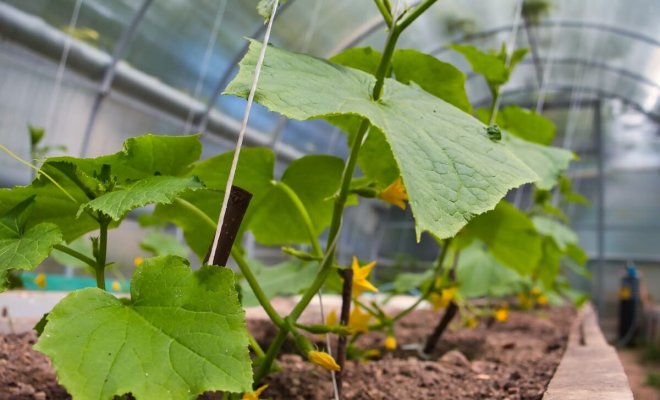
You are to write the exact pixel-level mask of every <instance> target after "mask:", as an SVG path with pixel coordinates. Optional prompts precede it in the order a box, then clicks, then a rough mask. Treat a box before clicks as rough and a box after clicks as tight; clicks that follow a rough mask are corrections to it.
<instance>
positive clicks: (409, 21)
mask: <svg viewBox="0 0 660 400" xmlns="http://www.w3.org/2000/svg"><path fill="white" fill-rule="evenodd" d="M436 1H437V0H426V1H425V2H423V3H422V4H420V5H418V6H417V7H416V8H415V9H414V10H413V11H412V12H411V13H410V14H408V16H407V17H406V18H405V19H404V20H403V21H401V22H400V23H399V24H398V26H397V28H398V29H400V30H402V31H403V30H404V29H406V28H407V27H408V25H410V24H412V23H413V21H415V20H416V19H417V18H418V17H419V16H420V15H422V14H423V13H424V11H426V10H428V8H429V7H431V6H432V5H433V4H434V3H435V2H436Z"/></svg>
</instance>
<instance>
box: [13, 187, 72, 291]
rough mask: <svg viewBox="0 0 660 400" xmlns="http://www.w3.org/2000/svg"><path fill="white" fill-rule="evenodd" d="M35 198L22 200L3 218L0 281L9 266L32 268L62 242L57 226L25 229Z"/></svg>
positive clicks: (47, 225)
mask: <svg viewBox="0 0 660 400" xmlns="http://www.w3.org/2000/svg"><path fill="white" fill-rule="evenodd" d="M33 207H34V197H29V198H28V199H26V200H24V201H22V202H21V203H19V204H18V205H16V207H14V208H13V209H11V210H10V211H9V212H8V213H6V214H5V215H4V216H3V217H2V218H0V281H4V279H5V275H6V274H7V272H8V271H9V270H10V269H20V270H28V271H31V270H33V269H35V268H36V267H37V266H38V265H39V264H41V262H42V261H43V260H45V259H46V257H48V254H49V253H50V251H51V250H52V248H53V246H54V245H56V244H58V243H60V242H61V241H62V233H61V232H60V230H59V229H58V228H57V225H55V224H51V223H42V224H38V225H34V226H32V227H30V228H26V220H27V217H28V215H29V213H30V212H31V211H32V210H33Z"/></svg>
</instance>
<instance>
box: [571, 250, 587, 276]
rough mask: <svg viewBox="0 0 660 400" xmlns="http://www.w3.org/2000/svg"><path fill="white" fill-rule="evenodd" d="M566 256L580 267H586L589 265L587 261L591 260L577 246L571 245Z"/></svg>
mask: <svg viewBox="0 0 660 400" xmlns="http://www.w3.org/2000/svg"><path fill="white" fill-rule="evenodd" d="M566 255H567V256H568V257H569V258H570V259H571V260H573V261H575V262H576V263H577V265H579V266H584V265H585V264H586V263H587V260H589V256H588V255H587V253H586V252H585V251H584V250H583V249H582V247H580V246H578V245H577V244H569V245H568V246H567V247H566ZM587 274H588V271H587Z"/></svg>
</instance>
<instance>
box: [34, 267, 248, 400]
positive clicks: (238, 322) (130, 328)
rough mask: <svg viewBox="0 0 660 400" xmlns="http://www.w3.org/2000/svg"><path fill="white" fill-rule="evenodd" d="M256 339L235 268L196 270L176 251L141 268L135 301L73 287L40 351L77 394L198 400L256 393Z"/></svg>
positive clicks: (55, 314)
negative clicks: (251, 340) (252, 352)
mask: <svg viewBox="0 0 660 400" xmlns="http://www.w3.org/2000/svg"><path fill="white" fill-rule="evenodd" d="M247 335H248V333H247V329H246V325H245V315H244V312H243V310H242V309H241V307H240V305H239V302H238V296H237V293H236V290H235V288H234V277H233V272H232V271H231V270H229V269H226V268H217V267H202V269H200V270H199V271H196V272H193V271H191V270H190V267H189V266H188V264H187V262H186V261H185V260H183V259H181V258H179V257H174V256H169V257H159V258H155V259H149V260H146V261H145V262H144V264H143V265H141V266H140V268H138V269H137V270H136V272H135V274H134V276H133V280H132V282H131V299H130V300H128V299H126V300H120V299H118V298H116V297H114V296H113V295H111V294H110V293H107V292H105V291H103V290H100V289H97V288H88V289H82V290H77V291H75V292H72V293H70V294H69V295H68V296H67V297H65V298H64V299H62V301H60V302H59V303H58V304H57V305H56V306H55V308H53V311H52V312H51V313H50V314H49V315H48V323H47V324H46V327H45V329H44V331H43V334H42V335H41V336H40V338H39V341H38V342H37V344H36V345H35V348H36V349H37V350H38V351H40V352H42V353H44V354H46V355H47V356H48V357H49V358H50V359H51V360H52V362H53V367H54V368H55V370H56V372H57V376H58V381H59V382H60V383H61V384H62V385H64V387H66V388H67V390H68V391H69V393H71V395H72V396H73V398H75V399H104V400H105V399H111V398H113V396H120V395H123V394H126V393H131V394H132V395H133V396H134V397H135V398H137V399H195V398H197V395H199V394H201V393H202V392H204V391H211V390H214V391H215V390H224V391H229V392H243V391H250V390H252V389H251V384H252V370H251V364H250V357H249V353H248V337H247ZM83 350H84V351H83Z"/></svg>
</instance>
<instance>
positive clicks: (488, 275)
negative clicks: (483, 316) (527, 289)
mask: <svg viewBox="0 0 660 400" xmlns="http://www.w3.org/2000/svg"><path fill="white" fill-rule="evenodd" d="M456 280H457V282H458V288H459V289H458V290H459V292H460V293H461V295H462V296H463V297H464V298H475V297H482V296H492V297H502V296H506V295H510V294H513V293H515V292H516V286H517V284H518V283H519V282H520V281H521V277H520V275H518V274H517V273H515V272H514V271H512V270H511V269H509V268H507V267H506V266H504V265H502V264H501V263H500V262H499V261H498V260H497V259H496V258H495V257H494V256H493V254H492V253H490V252H488V251H486V249H485V248H484V245H483V243H482V242H480V241H478V240H477V241H475V242H473V243H472V244H471V245H470V246H468V247H467V248H465V249H463V250H461V254H460V256H459V259H458V264H457V266H456Z"/></svg>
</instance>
